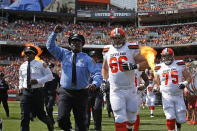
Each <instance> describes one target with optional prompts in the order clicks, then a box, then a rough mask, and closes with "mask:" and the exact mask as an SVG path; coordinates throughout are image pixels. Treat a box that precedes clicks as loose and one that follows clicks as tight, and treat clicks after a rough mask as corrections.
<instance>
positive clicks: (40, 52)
mask: <svg viewBox="0 0 197 131" xmlns="http://www.w3.org/2000/svg"><path fill="white" fill-rule="evenodd" d="M25 46H26V47H27V46H33V47H35V48H36V49H37V51H38V54H37V55H36V56H35V60H39V61H42V60H41V59H40V57H39V56H40V55H41V54H42V49H41V48H40V47H38V46H36V45H34V44H32V43H26V44H25ZM24 55H25V53H24V50H23V51H22V52H21V56H24Z"/></svg>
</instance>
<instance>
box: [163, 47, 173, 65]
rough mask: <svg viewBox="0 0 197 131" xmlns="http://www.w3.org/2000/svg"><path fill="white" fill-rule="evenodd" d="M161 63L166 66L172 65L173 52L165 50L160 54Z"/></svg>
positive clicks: (168, 49)
mask: <svg viewBox="0 0 197 131" xmlns="http://www.w3.org/2000/svg"><path fill="white" fill-rule="evenodd" d="M161 61H162V62H164V63H165V64H166V65H170V64H172V62H173V61H174V51H173V50H172V49H171V48H165V49H163V50H162V52H161Z"/></svg>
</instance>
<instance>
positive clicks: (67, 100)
mask: <svg viewBox="0 0 197 131" xmlns="http://www.w3.org/2000/svg"><path fill="white" fill-rule="evenodd" d="M62 30H63V28H62V27H61V26H60V25H57V26H55V28H54V30H53V32H52V33H51V35H50V36H49V38H48V41H47V44H46V46H47V49H48V50H49V52H50V53H51V54H52V55H53V56H54V57H55V58H56V59H58V60H59V61H61V64H62V74H61V80H60V85H61V87H60V89H59V98H58V117H57V122H58V125H59V127H60V128H61V129H62V130H64V131H69V130H70V112H71V110H73V114H74V118H75V131H87V129H86V128H87V127H86V108H87V100H88V91H90V90H95V89H96V88H99V87H100V85H101V82H102V75H101V72H100V70H98V69H97V68H96V66H95V64H94V62H93V60H92V58H91V57H90V56H88V55H87V54H86V53H83V52H82V48H83V45H84V44H85V38H84V37H83V35H80V34H73V35H71V36H70V37H69V39H68V42H69V45H70V48H71V50H68V49H65V48H61V47H58V46H57V45H56V43H55V40H56V36H57V33H61V32H62ZM90 74H92V78H93V81H92V83H91V84H90V83H89V81H88V80H89V77H90Z"/></svg>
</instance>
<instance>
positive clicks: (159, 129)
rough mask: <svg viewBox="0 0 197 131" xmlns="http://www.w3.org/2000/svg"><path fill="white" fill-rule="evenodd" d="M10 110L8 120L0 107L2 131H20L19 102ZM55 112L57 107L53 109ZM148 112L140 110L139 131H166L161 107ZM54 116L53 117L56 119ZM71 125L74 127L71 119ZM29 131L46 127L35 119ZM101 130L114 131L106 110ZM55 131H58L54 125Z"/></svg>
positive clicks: (196, 129) (195, 129)
mask: <svg viewBox="0 0 197 131" xmlns="http://www.w3.org/2000/svg"><path fill="white" fill-rule="evenodd" d="M9 108H10V118H7V117H6V115H5V111H4V109H3V106H2V104H1V105H0V117H1V118H3V129H4V131H20V107H19V102H9ZM54 108H55V109H54V110H55V111H54V112H57V107H56V106H55V107H54ZM149 113H150V111H149V110H148V108H147V107H146V108H145V109H141V112H140V119H141V123H140V131H167V127H166V125H165V117H164V114H163V110H162V107H161V106H157V107H156V108H155V117H154V118H150V114H149ZM56 116H57V115H56V114H54V117H55V118H56ZM71 119H72V124H73V127H74V121H73V117H72V118H71ZM91 122H92V121H91ZM30 129H31V131H47V127H46V125H45V124H43V123H42V122H41V121H40V120H38V119H37V118H36V119H35V120H34V121H33V122H31V123H30ZM102 129H103V131H114V130H115V129H114V122H113V118H108V117H107V112H106V110H104V111H103V121H102ZM55 131H60V129H59V128H58V126H57V123H55ZM90 131H94V128H93V125H92V124H91V126H90ZM182 131H197V125H189V124H188V123H185V124H183V125H182Z"/></svg>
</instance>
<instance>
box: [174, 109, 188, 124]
mask: <svg viewBox="0 0 197 131" xmlns="http://www.w3.org/2000/svg"><path fill="white" fill-rule="evenodd" d="M176 121H177V122H178V123H180V124H183V123H185V122H186V111H184V110H183V111H181V112H177V117H176Z"/></svg>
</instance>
